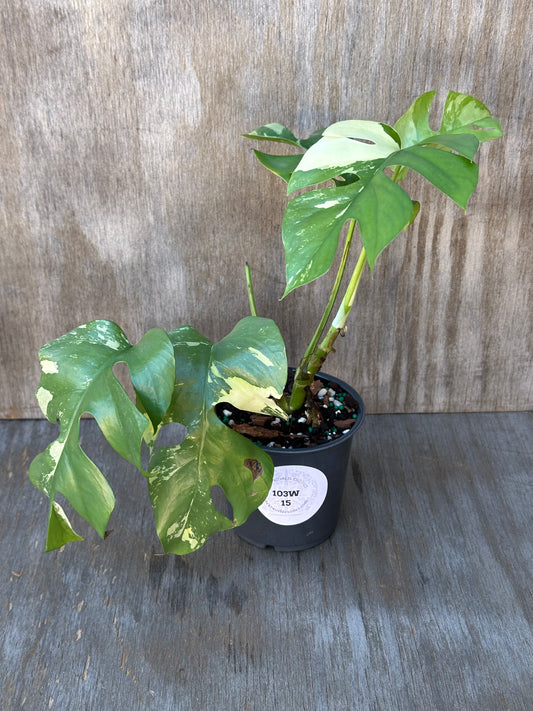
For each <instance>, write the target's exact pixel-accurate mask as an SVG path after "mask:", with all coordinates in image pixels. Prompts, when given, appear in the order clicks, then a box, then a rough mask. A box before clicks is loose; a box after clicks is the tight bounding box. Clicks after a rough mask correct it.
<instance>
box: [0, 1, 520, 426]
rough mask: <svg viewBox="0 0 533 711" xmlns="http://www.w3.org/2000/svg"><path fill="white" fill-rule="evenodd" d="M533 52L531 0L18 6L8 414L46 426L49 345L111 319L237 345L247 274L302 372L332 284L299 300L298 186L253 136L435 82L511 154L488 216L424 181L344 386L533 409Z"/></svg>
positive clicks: (379, 102)
mask: <svg viewBox="0 0 533 711" xmlns="http://www.w3.org/2000/svg"><path fill="white" fill-rule="evenodd" d="M532 36H533V26H532V12H531V2H530V0H484V1H483V2H477V1H476V0H464V1H462V2H459V1H458V0H447V2H428V0H372V2H370V0H343V2H339V1H338V0H298V1H297V2H295V0H277V1H275V2H264V0H225V2H223V3H221V2H220V0H202V2H191V1H190V0H173V1H172V2H166V1H165V0H153V1H151V2H147V1H146V0H121V2H109V0H62V1H58V2H51V0H0V157H1V160H0V253H1V255H2V257H1V263H0V391H1V392H2V398H1V402H0V417H8V418H10V417H31V416H40V411H39V410H38V408H37V403H36V401H35V399H34V397H33V393H34V390H35V388H36V384H37V380H38V366H37V359H36V352H37V349H38V348H39V347H40V346H41V345H42V344H43V343H45V342H47V341H49V340H52V339H53V338H55V337H57V336H59V335H61V334H62V333H64V332H65V331H67V330H69V329H71V328H74V327H76V326H78V325H79V324H81V323H83V322H85V321H89V320H91V319H93V318H101V317H106V318H110V319H112V320H114V321H117V322H118V323H119V324H120V325H121V326H122V327H123V328H124V329H125V331H126V333H127V334H128V335H129V337H130V338H131V339H132V340H136V339H138V338H139V337H140V335H141V333H142V332H143V331H145V330H147V329H148V328H151V327H153V326H161V327H163V328H173V327H175V326H177V325H179V324H182V323H192V324H193V325H195V326H196V327H197V328H198V329H199V330H200V331H202V332H204V333H205V334H206V335H207V336H209V337H211V338H214V339H216V338H219V337H221V336H223V335H224V334H225V333H227V332H228V331H229V330H230V329H231V328H232V326H233V324H234V322H235V319H236V318H238V317H241V316H243V315H245V314H246V313H247V310H248V306H247V299H246V292H245V288H244V279H243V270H244V262H245V260H246V259H248V260H249V261H250V263H251V267H252V270H253V273H254V277H255V282H256V291H257V301H258V307H259V309H260V312H261V314H262V315H271V316H272V317H274V318H275V319H276V320H277V322H278V323H279V325H280V327H281V329H282V331H283V333H284V335H285V336H286V338H287V343H288V349H289V359H290V360H291V362H294V361H295V359H296V358H297V356H298V354H300V353H301V350H302V347H303V344H304V342H305V341H306V339H308V338H309V337H310V335H311V333H312V331H313V326H312V324H313V323H316V321H317V319H318V316H319V315H320V309H321V306H320V304H321V303H322V302H323V298H324V293H325V292H326V291H327V288H328V283H327V280H320V281H318V282H316V283H315V284H314V285H312V286H310V287H309V288H308V289H306V290H305V291H304V290H300V291H298V292H296V293H294V294H293V295H291V296H290V297H289V298H288V299H287V300H285V301H284V302H282V303H279V302H278V299H279V297H280V296H281V294H282V292H283V286H284V285H283V270H284V262H283V256H282V250H281V243H280V225H281V217H282V214H283V209H284V206H285V203H286V198H285V196H284V188H283V184H282V183H281V181H279V180H277V179H276V178H275V177H274V176H272V175H271V174H269V173H268V172H267V171H266V170H264V169H263V168H261V167H260V166H259V165H258V164H256V162H255V159H254V156H253V154H252V150H251V149H252V145H251V143H249V142H247V141H245V140H244V139H242V138H241V134H242V133H243V132H246V131H249V130H252V129H253V128H255V127H257V126H259V125H261V124H264V123H268V122H271V121H279V122H281V123H285V124H286V125H288V126H289V127H291V128H292V129H293V130H294V131H296V132H297V133H298V134H300V135H305V134H307V133H308V132H310V131H311V130H313V129H315V128H317V127H319V126H323V125H327V124H329V123H332V122H333V121H337V120H341V119H346V118H363V119H377V120H382V121H386V122H394V121H395V120H396V119H397V118H398V117H399V116H400V115H401V114H402V113H403V112H404V111H405V110H406V109H407V107H408V106H409V105H410V103H411V101H412V100H413V99H414V98H415V97H416V96H418V95H419V94H420V93H422V92H423V91H428V90H430V89H437V90H439V92H440V93H439V100H438V103H439V104H440V105H442V101H443V100H444V96H445V93H446V91H447V90H448V89H454V90H457V91H463V92H467V93H471V94H474V95H475V96H478V97H479V98H481V99H482V100H483V101H485V102H486V103H487V105H488V106H489V108H490V109H491V110H492V111H493V112H494V114H495V115H497V116H499V117H501V120H502V125H503V128H504V131H505V140H502V141H499V142H497V143H494V144H491V145H490V146H485V150H484V151H483V152H482V157H481V173H480V175H481V177H480V184H479V188H478V191H477V193H476V196H475V198H474V199H473V200H472V202H471V203H470V207H469V210H468V212H467V213H466V215H465V214H464V213H463V212H462V211H461V210H460V209H459V208H458V207H456V206H454V205H453V204H452V203H451V202H450V201H447V200H446V199H444V198H441V197H440V196H439V195H438V194H437V193H436V191H435V190H433V189H432V188H430V187H421V182H420V181H418V180H417V178H416V176H414V175H413V176H411V177H410V180H411V179H412V181H413V194H414V196H415V197H417V198H418V199H420V200H421V202H422V206H423V214H422V216H421V217H420V218H419V220H418V221H417V223H416V224H415V225H414V226H413V227H412V228H411V230H410V232H409V234H408V235H406V236H402V237H401V238H399V239H398V241H397V243H395V244H394V245H393V246H392V247H391V248H390V250H388V252H387V253H386V254H385V255H383V257H382V258H381V259H380V260H379V261H378V265H377V267H376V271H375V278H374V280H373V281H372V280H371V279H370V276H369V274H367V275H366V277H365V280H364V283H363V285H362V287H361V289H360V292H359V295H358V297H357V298H358V314H357V317H356V319H355V320H354V324H353V325H352V326H351V327H350V330H349V333H348V338H347V339H346V340H345V341H343V343H342V344H341V347H340V348H339V352H338V354H337V355H336V356H335V357H334V358H332V360H331V363H330V365H329V366H328V371H329V372H332V373H333V374H335V375H340V376H342V377H343V378H344V379H345V380H348V381H349V382H350V383H352V384H353V385H354V386H355V387H356V388H357V389H358V391H360V392H361V393H362V394H363V396H364V398H365V401H366V403H367V408H368V411H369V412H421V411H424V412H433V411H452V412H453V411H479V410H488V411H493V410H513V409H514V410H523V409H530V408H531V406H532V404H533V396H532V381H533V377H532V371H531V365H530V359H531V327H530V319H531V283H532V279H531V274H532V270H531V257H532V240H531V233H532V227H533V224H532V204H533V193H532V184H533V183H532V180H531V176H532V163H531V161H530V160H529V155H530V152H531V151H530V149H531V145H532V143H533V125H532V122H531V120H530V118H531V115H532V114H533V105H532V104H533V90H532V88H533V87H532V67H533V62H532V56H533V44H532V42H531V37H532ZM417 186H420V187H417Z"/></svg>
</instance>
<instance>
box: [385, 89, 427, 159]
mask: <svg viewBox="0 0 533 711" xmlns="http://www.w3.org/2000/svg"><path fill="white" fill-rule="evenodd" d="M435 94H436V92H435V91H427V92H426V93H425V94H422V95H421V96H419V97H418V98H417V99H415V101H414V102H413V103H412V104H411V106H410V107H409V108H408V109H407V111H406V112H405V114H404V115H403V116H401V117H400V118H399V119H398V121H396V123H395V124H394V128H395V130H396V131H397V133H398V135H399V136H400V139H401V146H402V148H407V147H408V146H414V145H415V144H416V143H420V142H421V141H423V140H425V139H426V138H428V137H429V136H432V135H433V134H434V133H435V131H432V130H431V129H430V127H429V110H430V108H431V104H432V103H433V99H434V98H435Z"/></svg>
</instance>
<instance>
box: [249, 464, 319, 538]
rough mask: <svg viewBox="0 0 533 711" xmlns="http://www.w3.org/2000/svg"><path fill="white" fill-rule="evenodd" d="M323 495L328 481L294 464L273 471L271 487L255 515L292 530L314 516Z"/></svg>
mask: <svg viewBox="0 0 533 711" xmlns="http://www.w3.org/2000/svg"><path fill="white" fill-rule="evenodd" d="M327 492H328V480H327V478H326V476H325V475H324V473H323V472H321V471H320V469H315V468H314V467H305V466H301V465H297V464H295V465H291V464H287V465H285V466H283V467H276V468H275V469H274V480H273V482H272V487H271V488H270V492H269V494H268V497H267V498H266V499H265V501H264V502H263V503H262V504H261V506H260V507H259V511H261V513H262V514H263V516H264V517H265V518H268V520H269V521H272V522H273V523H278V524H280V525H281V526H295V525H296V524H298V523H303V522H304V521H307V519H309V518H311V516H313V515H314V514H316V512H317V511H318V509H319V508H320V507H321V506H322V504H323V503H324V499H325V498H326V494H327Z"/></svg>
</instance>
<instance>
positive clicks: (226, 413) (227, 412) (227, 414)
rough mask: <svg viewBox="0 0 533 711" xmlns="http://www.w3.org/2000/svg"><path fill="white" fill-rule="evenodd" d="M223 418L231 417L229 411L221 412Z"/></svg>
mask: <svg viewBox="0 0 533 711" xmlns="http://www.w3.org/2000/svg"><path fill="white" fill-rule="evenodd" d="M222 414H223V415H224V417H229V416H230V415H231V410H222Z"/></svg>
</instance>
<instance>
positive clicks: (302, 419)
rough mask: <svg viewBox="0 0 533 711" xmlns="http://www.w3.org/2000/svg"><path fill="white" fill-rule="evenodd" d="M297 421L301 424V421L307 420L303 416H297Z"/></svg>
mask: <svg viewBox="0 0 533 711" xmlns="http://www.w3.org/2000/svg"><path fill="white" fill-rule="evenodd" d="M298 422H299V423H300V424H302V423H303V422H307V420H306V418H305V417H299V418H298Z"/></svg>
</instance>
